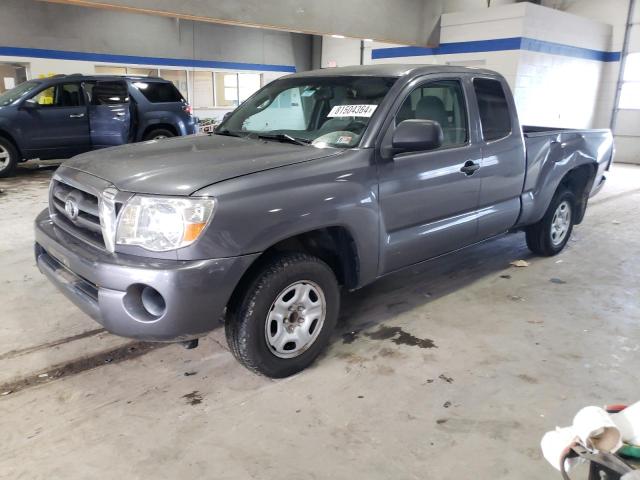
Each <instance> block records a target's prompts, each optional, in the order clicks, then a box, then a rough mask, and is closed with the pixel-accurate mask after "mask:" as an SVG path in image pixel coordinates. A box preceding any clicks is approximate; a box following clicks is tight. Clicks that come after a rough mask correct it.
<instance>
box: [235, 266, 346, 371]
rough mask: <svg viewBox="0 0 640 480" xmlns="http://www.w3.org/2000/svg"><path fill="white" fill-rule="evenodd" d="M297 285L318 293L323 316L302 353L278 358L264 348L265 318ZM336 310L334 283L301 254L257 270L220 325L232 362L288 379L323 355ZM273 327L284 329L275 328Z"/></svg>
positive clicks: (329, 274)
mask: <svg viewBox="0 0 640 480" xmlns="http://www.w3.org/2000/svg"><path fill="white" fill-rule="evenodd" d="M296 282H309V283H311V284H315V286H316V287H318V288H320V289H321V293H322V294H323V295H324V300H325V317H324V322H323V323H322V324H319V325H320V327H319V328H320V330H319V333H316V336H315V340H314V341H313V342H312V343H310V345H309V346H308V347H307V348H306V350H302V351H301V353H298V354H297V356H294V357H293V358H281V357H279V356H277V354H276V353H275V350H274V348H273V347H272V346H270V345H269V343H268V340H267V331H266V328H267V319H268V315H269V313H270V312H271V311H272V309H273V305H274V304H275V303H276V300H278V299H279V298H281V295H282V294H283V292H285V291H286V290H287V289H288V288H290V286H292V285H293V284H295V283H296ZM339 309H340V292H339V287H338V282H337V281H336V277H335V275H334V273H333V271H332V270H331V268H329V266H328V265H327V264H326V263H324V262H323V261H322V260H320V259H319V258H317V257H314V256H311V255H307V254H304V253H288V254H282V255H279V256H277V257H275V258H274V259H273V260H271V261H270V262H269V263H267V264H266V265H265V266H264V267H263V268H261V269H260V271H259V272H258V273H257V274H256V275H255V277H254V279H253V281H251V282H250V284H249V287H248V288H247V290H246V293H245V294H244V297H242V298H241V299H239V301H238V303H237V306H236V307H235V308H230V311H229V313H228V315H227V319H226V323H225V333H226V336H227V342H228V344H229V347H230V349H231V352H232V353H233V355H234V356H235V357H236V359H237V360H238V361H239V362H240V363H241V364H242V365H244V366H245V367H247V368H248V369H249V370H251V371H253V372H255V373H258V374H262V375H265V376H267V377H271V378H283V377H288V376H290V375H293V374H295V373H297V372H299V371H301V370H304V369H305V368H307V367H308V366H309V365H310V364H311V363H312V362H313V361H314V360H315V359H316V358H317V357H318V355H319V354H320V353H321V352H322V351H323V350H324V348H325V347H326V346H327V343H328V342H329V339H330V338H331V334H332V332H333V330H334V328H335V325H336V322H337V319H338V311H339ZM271 322H274V320H271ZM277 328H278V329H279V328H284V327H282V326H281V325H279V326H278V327H277ZM294 328H297V327H294ZM287 345H288V343H287ZM285 346H286V345H285ZM296 348H297V345H296Z"/></svg>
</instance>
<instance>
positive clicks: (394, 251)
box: [379, 77, 481, 274]
mask: <svg viewBox="0 0 640 480" xmlns="http://www.w3.org/2000/svg"><path fill="white" fill-rule="evenodd" d="M431 78H433V77H431ZM468 112H469V108H468V102H467V95H465V88H464V86H463V81H462V79H448V78H442V79H438V80H427V81H423V82H422V83H419V84H418V85H417V86H416V87H415V88H413V89H412V90H410V92H408V93H407V96H406V98H405V99H404V100H403V101H402V103H401V105H400V107H399V108H398V109H397V113H396V115H395V118H394V120H393V122H392V123H391V125H390V127H389V128H390V129H391V130H393V129H395V126H396V125H397V124H399V123H400V122H401V121H403V120H407V119H413V118H415V119H426V120H434V121H437V122H438V123H440V125H441V127H442V130H443V133H444V141H443V144H442V146H441V147H440V148H438V149H435V150H430V151H421V152H407V153H400V154H396V155H394V156H392V158H387V159H385V158H382V160H381V163H380V165H379V185H380V191H379V195H380V209H381V219H382V221H381V233H382V241H381V252H380V257H381V258H380V273H381V274H383V273H388V272H391V271H393V270H397V269H399V268H402V267H405V266H407V265H411V264H413V263H417V262H419V261H422V260H426V259H428V258H432V257H435V256H437V255H440V254H443V253H446V252H449V251H452V250H455V249H458V248H461V247H464V246H466V245H469V244H471V243H474V242H475V241H477V238H478V232H477V224H478V222H477V209H478V195H479V192H480V180H479V179H478V178H477V175H476V173H477V172H475V171H470V170H469V169H465V170H466V172H467V173H465V171H463V170H461V169H464V168H465V165H467V166H468V165H469V164H470V163H469V162H474V163H476V164H478V163H479V162H480V160H481V151H480V146H479V145H478V144H477V142H476V141H475V139H474V138H472V135H471V130H470V128H469V120H468V119H469V115H468ZM391 135H392V133H390V132H389V131H387V133H386V134H385V136H384V139H383V145H382V147H381V152H384V151H385V142H390V137H391ZM381 156H382V157H386V156H387V155H386V154H384V153H382V154H381Z"/></svg>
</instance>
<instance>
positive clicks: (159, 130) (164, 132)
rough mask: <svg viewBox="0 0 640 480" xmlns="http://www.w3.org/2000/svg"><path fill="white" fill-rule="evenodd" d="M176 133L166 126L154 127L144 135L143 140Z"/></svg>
mask: <svg viewBox="0 0 640 480" xmlns="http://www.w3.org/2000/svg"><path fill="white" fill-rule="evenodd" d="M175 136H176V134H175V133H173V132H172V131H171V130H167V129H166V128H156V129H154V130H151V131H150V132H149V133H147V134H146V135H145V136H144V139H143V140H162V139H163V138H171V137H175Z"/></svg>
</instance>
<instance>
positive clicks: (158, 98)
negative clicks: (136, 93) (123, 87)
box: [133, 82, 184, 103]
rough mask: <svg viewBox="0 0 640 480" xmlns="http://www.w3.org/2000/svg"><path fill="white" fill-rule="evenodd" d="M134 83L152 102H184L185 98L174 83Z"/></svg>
mask: <svg viewBox="0 0 640 480" xmlns="http://www.w3.org/2000/svg"><path fill="white" fill-rule="evenodd" d="M133 85H135V87H136V88H137V89H138V90H140V92H141V93H142V95H144V96H145V98H146V99H147V100H149V101H150V102H151V103H166V102H182V101H184V98H183V97H182V94H181V93H180V92H179V91H178V89H177V88H176V87H175V86H174V85H173V83H169V82H167V83H164V82H135V83H134V84H133Z"/></svg>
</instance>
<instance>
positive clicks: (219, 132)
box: [207, 128, 243, 137]
mask: <svg viewBox="0 0 640 480" xmlns="http://www.w3.org/2000/svg"><path fill="white" fill-rule="evenodd" d="M207 133H208V134H209V135H226V136H227V137H243V135H240V134H239V133H237V132H232V131H231V130H229V129H226V128H225V129H224V130H214V131H213V132H207Z"/></svg>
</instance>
